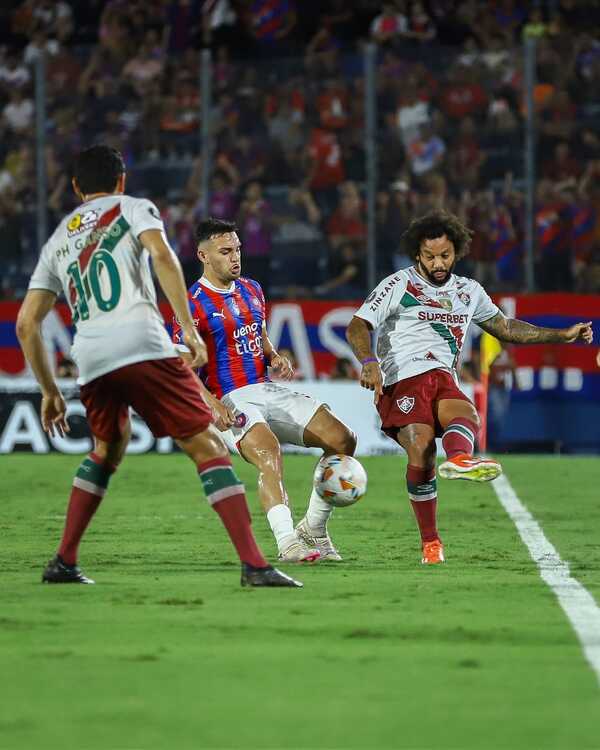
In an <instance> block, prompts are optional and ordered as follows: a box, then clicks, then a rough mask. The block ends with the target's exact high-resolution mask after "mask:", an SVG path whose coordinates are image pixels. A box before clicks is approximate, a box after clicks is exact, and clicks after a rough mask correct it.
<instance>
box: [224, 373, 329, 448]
mask: <svg viewBox="0 0 600 750" xmlns="http://www.w3.org/2000/svg"><path fill="white" fill-rule="evenodd" d="M221 400H222V401H223V403H224V404H225V405H226V406H228V407H229V408H230V409H233V410H234V412H235V415H236V417H237V423H236V424H235V425H234V426H233V427H232V428H231V430H230V432H231V434H232V435H233V440H234V442H235V444H236V445H238V446H239V442H240V440H241V439H242V438H243V437H244V435H245V434H246V433H247V432H248V430H250V428H251V427H254V425H255V424H260V423H261V422H263V423H265V424H267V425H268V426H269V427H270V428H271V430H272V431H273V433H274V434H275V435H276V437H277V439H278V440H279V442H280V443H291V444H292V445H304V429H305V427H306V425H307V424H308V423H309V422H310V420H311V419H312V418H313V416H314V415H315V412H316V411H317V410H318V409H319V408H320V407H321V406H323V403H322V402H321V401H317V399H316V398H313V397H312V396H307V395H305V394H304V393H297V392H296V391H292V390H290V389H289V388H287V387H286V386H284V385H280V384H279V383H255V384H254V385H245V386H243V387H242V388H237V389H236V390H235V391H230V392H229V393H228V394H227V395H226V396H223V398H222V399H221Z"/></svg>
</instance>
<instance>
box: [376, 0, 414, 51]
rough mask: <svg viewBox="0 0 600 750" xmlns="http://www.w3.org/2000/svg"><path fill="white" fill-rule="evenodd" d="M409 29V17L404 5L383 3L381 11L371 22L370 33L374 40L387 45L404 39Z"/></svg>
mask: <svg viewBox="0 0 600 750" xmlns="http://www.w3.org/2000/svg"><path fill="white" fill-rule="evenodd" d="M399 8H400V10H399ZM407 30H408V19H407V17H406V13H405V11H404V6H403V5H402V4H400V3H399V4H395V3H383V5H382V7H381V13H380V14H379V15H378V16H376V17H375V18H374V19H373V21H372V23H371V28H370V33H371V38H372V39H373V41H375V42H377V44H381V45H386V44H393V43H394V42H397V41H398V40H399V39H402V38H403V37H404V35H405V33H406V32H407Z"/></svg>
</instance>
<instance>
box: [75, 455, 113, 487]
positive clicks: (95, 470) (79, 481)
mask: <svg viewBox="0 0 600 750" xmlns="http://www.w3.org/2000/svg"><path fill="white" fill-rule="evenodd" d="M114 471H115V469H114V467H112V466H110V465H109V464H105V463H99V462H98V461H94V460H93V459H92V458H91V456H87V457H86V458H84V459H83V461H82V462H81V465H80V466H79V468H78V469H77V473H76V474H75V477H74V479H73V487H77V488H78V489H80V490H83V491H84V492H89V493H90V494H92V495H98V496H99V497H104V494H105V493H106V489H107V487H108V482H109V480H110V478H111V476H112V474H113V473H114Z"/></svg>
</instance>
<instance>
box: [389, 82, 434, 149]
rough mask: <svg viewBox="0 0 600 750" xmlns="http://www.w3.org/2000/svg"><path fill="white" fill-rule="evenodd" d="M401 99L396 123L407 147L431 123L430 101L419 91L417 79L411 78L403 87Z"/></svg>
mask: <svg viewBox="0 0 600 750" xmlns="http://www.w3.org/2000/svg"><path fill="white" fill-rule="evenodd" d="M401 91H402V94H401V97H400V99H399V101H398V108H397V110H396V123H397V125H398V128H399V130H400V137H401V139H402V142H403V143H404V145H405V146H407V145H408V144H410V143H411V142H412V141H414V140H415V139H416V138H418V136H419V135H420V128H421V127H422V126H423V125H428V124H429V123H430V122H431V111H430V106H429V101H428V99H426V98H423V97H422V96H421V94H420V92H419V90H418V87H417V81H416V79H415V77H413V76H411V77H409V79H408V80H407V81H406V83H405V84H404V85H403V86H401Z"/></svg>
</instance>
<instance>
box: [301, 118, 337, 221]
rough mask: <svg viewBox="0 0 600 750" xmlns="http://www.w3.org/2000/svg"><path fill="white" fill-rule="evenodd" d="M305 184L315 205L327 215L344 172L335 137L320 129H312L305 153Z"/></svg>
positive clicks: (335, 197)
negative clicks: (313, 198) (312, 196)
mask: <svg viewBox="0 0 600 750" xmlns="http://www.w3.org/2000/svg"><path fill="white" fill-rule="evenodd" d="M305 162H306V178H305V184H306V185H307V187H308V188H309V189H310V190H311V191H312V194H313V195H314V196H315V200H316V202H317V205H318V206H319V208H320V209H321V211H323V212H324V213H326V214H329V213H330V212H331V210H332V207H333V206H334V205H335V201H336V199H337V186H338V185H340V184H341V183H342V182H343V181H344V179H345V177H346V172H345V169H344V164H343V162H342V152H341V149H340V144H339V141H338V139H337V135H336V134H335V133H333V132H330V131H328V130H324V129H323V128H320V127H315V128H313V130H312V132H311V134H310V140H309V142H308V146H307V148H306V151H305Z"/></svg>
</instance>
